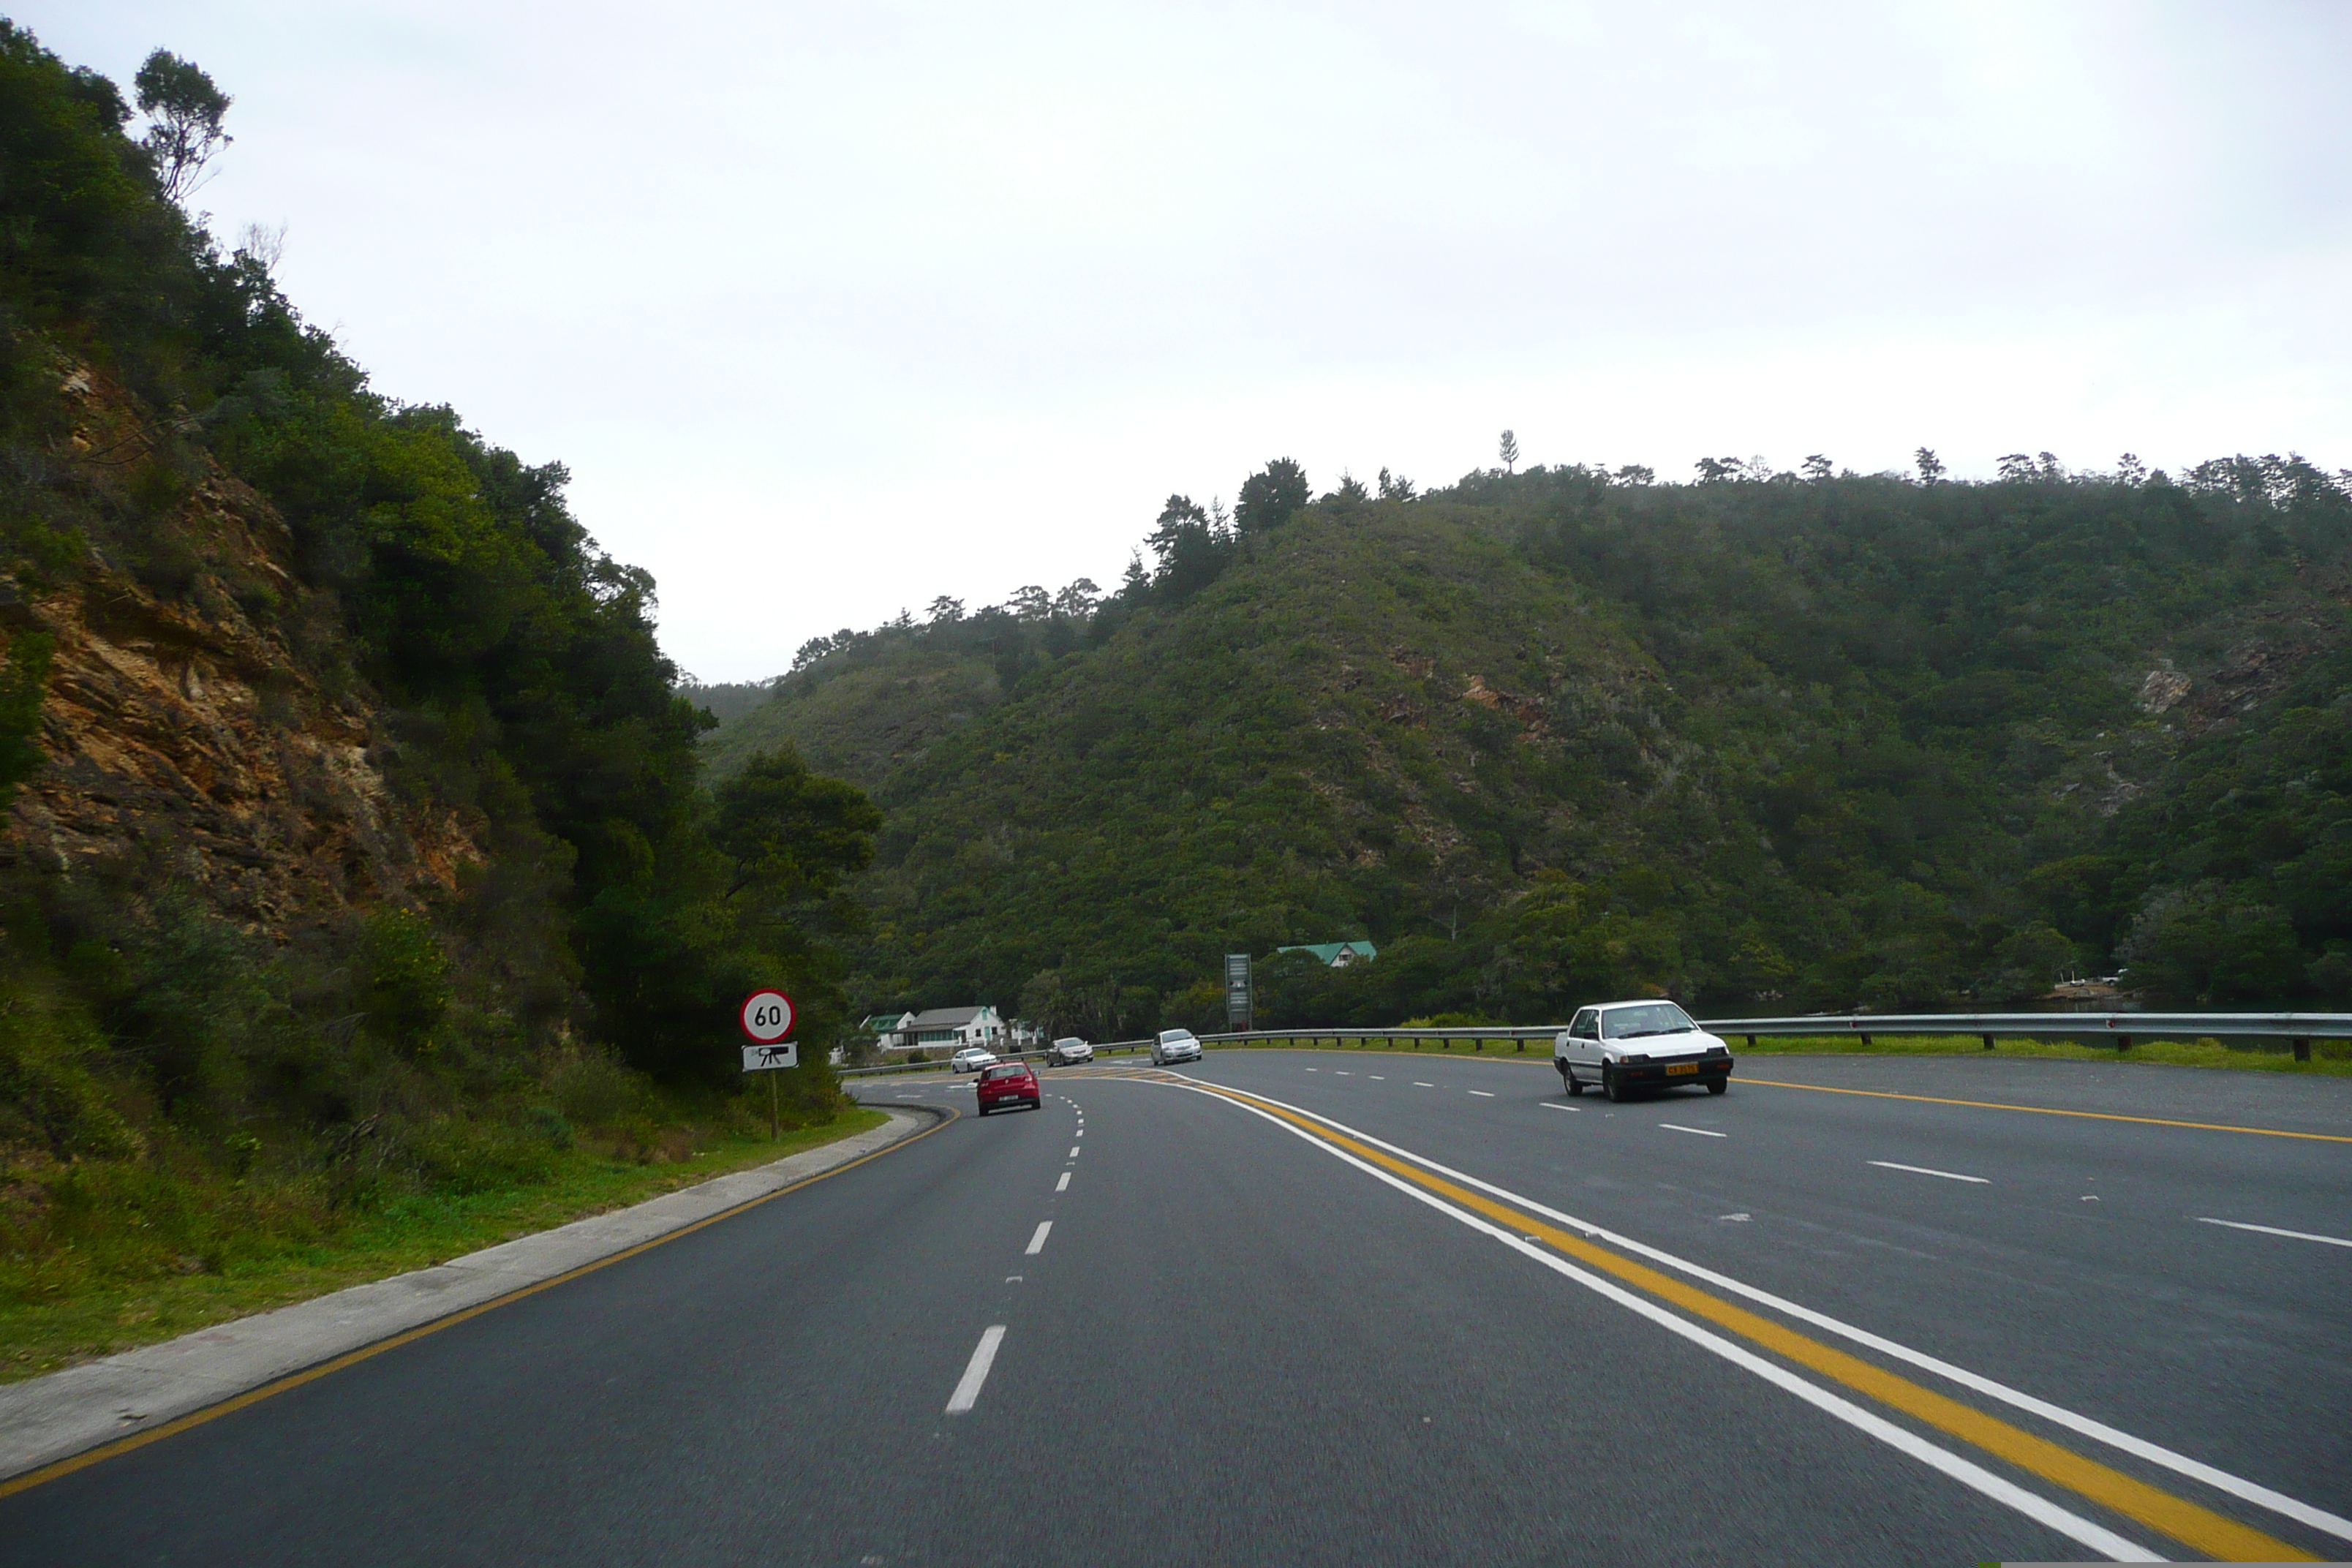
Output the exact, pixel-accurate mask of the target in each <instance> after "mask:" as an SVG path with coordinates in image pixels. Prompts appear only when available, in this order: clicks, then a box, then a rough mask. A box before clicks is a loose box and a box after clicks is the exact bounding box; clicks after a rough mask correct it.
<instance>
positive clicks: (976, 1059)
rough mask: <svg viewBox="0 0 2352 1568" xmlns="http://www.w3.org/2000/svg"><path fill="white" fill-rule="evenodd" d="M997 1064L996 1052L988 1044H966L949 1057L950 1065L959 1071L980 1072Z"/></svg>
mask: <svg viewBox="0 0 2352 1568" xmlns="http://www.w3.org/2000/svg"><path fill="white" fill-rule="evenodd" d="M995 1065H996V1053H995V1052H994V1051H992V1050H990V1049H989V1048H988V1047H986V1046H966V1047H964V1048H963V1049H961V1050H960V1051H958V1052H957V1053H956V1054H955V1055H953V1056H951V1057H950V1058H948V1066H950V1067H951V1068H954V1069H955V1070H956V1071H958V1072H978V1071H979V1070H980V1069H981V1068H992V1067H994V1066H995Z"/></svg>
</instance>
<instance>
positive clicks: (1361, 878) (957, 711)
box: [707, 454, 2352, 1034]
mask: <svg viewBox="0 0 2352 1568" xmlns="http://www.w3.org/2000/svg"><path fill="white" fill-rule="evenodd" d="M1700 468H1701V474H1702V478H1701V480H1700V482H1697V483H1695V484H1690V485H1661V484H1657V483H1655V482H1654V479H1652V477H1651V476H1649V475H1647V474H1646V473H1643V471H1641V470H1635V469H1628V470H1621V471H1619V472H1618V473H1616V474H1613V475H1612V474H1608V473H1604V472H1602V471H1601V470H1597V469H1591V468H1581V467H1570V468H1554V469H1543V468H1537V469H1532V470H1529V471H1528V472H1525V473H1520V474H1516V475H1510V474H1504V473H1501V472H1486V473H1479V474H1474V475H1472V476H1470V477H1469V478H1467V479H1465V480H1463V481H1462V482H1461V483H1460V484H1458V485H1456V486H1454V487H1453V488H1451V489H1444V490H1441V491H1436V492H1432V493H1430V494H1427V495H1414V494H1412V492H1411V490H1410V488H1409V487H1406V486H1403V485H1402V484H1399V483H1393V482H1388V481H1386V479H1385V476H1384V483H1383V485H1382V492H1383V493H1382V496H1381V497H1380V498H1374V497H1372V496H1370V495H1368V494H1366V493H1365V492H1364V490H1363V489H1362V487H1360V486H1355V485H1353V484H1350V483H1346V482H1343V484H1342V486H1341V487H1340V488H1339V489H1338V490H1336V491H1334V492H1333V493H1332V494H1330V495H1328V496H1327V497H1325V498H1324V499H1322V500H1318V501H1316V502H1314V503H1312V504H1311V505H1307V506H1304V507H1294V508H1290V509H1288V510H1283V511H1282V512H1281V515H1280V516H1279V517H1278V518H1276V519H1269V518H1268V517H1266V516H1265V514H1264V513H1261V514H1260V515H1259V516H1258V517H1257V518H1256V519H1255V520H1241V519H1237V520H1235V521H1234V522H1233V523H1227V522H1226V521H1224V520H1223V519H1221V518H1217V517H1213V516H1210V515H1208V514H1206V513H1204V512H1202V510H1201V509H1199V508H1196V507H1192V505H1191V503H1190V502H1188V501H1186V500H1184V499H1183V498H1181V497H1176V498H1171V502H1170V505H1169V508H1168V509H1167V510H1166V511H1164V512H1163V514H1162V516H1161V518H1160V523H1159V527H1158V529H1157V531H1155V532H1154V534H1153V535H1152V536H1151V539H1150V543H1151V546H1152V549H1153V551H1154V553H1155V555H1156V556H1157V557H1158V562H1159V568H1158V570H1157V571H1154V572H1149V573H1147V572H1143V571H1140V570H1139V571H1138V572H1137V573H1135V574H1132V575H1131V577H1130V580H1129V583H1128V584H1126V586H1125V587H1124V588H1123V589H1122V590H1121V591H1120V592H1119V593H1118V595H1114V596H1112V597H1111V598H1110V599H1109V600H1108V601H1107V602H1105V604H1104V605H1102V606H1100V607H1099V608H1098V609H1096V610H1095V611H1094V612H1093V613H1092V614H1090V615H1079V614H1067V613H1063V612H1061V611H1059V610H1058V609H1057V608H1056V607H1055V605H1053V604H1052V603H1051V602H1050V601H1047V602H1045V603H1042V604H1041V603H1039V600H1040V599H1042V598H1043V596H1042V595H1038V596H1036V597H1034V598H1032V599H1031V600H1030V601H1029V603H1028V605H1027V606H1026V607H1025V609H1024V605H1021V604H1019V603H1015V604H1013V605H1005V606H1000V607H997V608H995V609H992V610H990V611H985V612H982V613H981V614H980V615H979V616H957V617H955V618H953V619H935V620H934V622H933V624H931V625H930V626H912V625H901V626H896V627H887V628H882V629H880V630H878V631H877V632H875V633H868V634H862V635H860V636H856V637H850V636H847V635H845V636H843V637H835V638H831V639H825V641H824V644H822V645H819V646H817V647H814V648H813V649H812V650H810V651H809V652H808V653H807V654H805V655H804V658H803V664H802V666H801V667H800V668H798V669H796V670H795V672H794V673H793V674H792V675H791V676H788V677H786V678H784V679H781V680H780V681H778V682H777V683H776V686H775V691H774V695H773V697H772V700H770V702H769V703H768V704H766V705H765V706H764V707H763V708H761V709H759V710H754V712H753V713H752V714H750V715H747V716H746V717H745V718H743V719H742V720H740V721H736V723H735V724H733V725H730V726H728V727H724V728H722V729H721V730H720V731H719V732H718V733H717V734H715V735H714V736H713V737H711V740H710V741H709V742H707V744H709V745H712V746H714V747H716V748H718V749H719V755H720V756H721V757H722V758H723V756H724V755H725V748H726V747H727V746H728V745H729V744H730V741H732V742H733V743H736V744H741V743H743V739H745V738H749V737H750V736H751V735H754V734H756V735H758V736H760V737H762V738H764V739H767V740H773V739H776V738H782V737H790V738H794V739H801V740H803V743H806V744H810V745H824V746H826V747H829V748H830V747H845V745H846V741H847V738H850V737H854V736H856V735H858V734H865V735H886V734H903V735H908V736H911V737H916V742H915V743H912V744H908V745H906V746H903V747H900V748H898V749H897V750H895V751H887V752H886V751H881V750H874V751H869V752H865V753H861V754H857V755H855V756H854V757H853V755H852V753H851V752H849V751H848V750H845V749H844V750H838V751H828V752H827V755H828V757H829V758H834V757H838V758H839V759H840V763H839V765H841V766H843V767H844V769H845V771H850V772H852V773H853V774H854V776H857V777H859V778H860V779H861V781H862V782H865V783H866V784H869V785H870V786H871V787H872V788H873V789H874V790H875V791H876V794H877V800H878V801H879V802H880V803H881V804H882V805H883V806H884V808H885V812H886V817H887V826H886V828H885V831H884V835H883V841H882V843H883V847H882V853H881V855H880V858H879V859H878V861H877V866H876V868H875V869H874V870H873V871H872V872H871V873H869V875H868V878H867V880H866V892H867V893H868V895H869V896H870V897H871V898H872V900H874V901H875V904H876V907H877V918H876V924H875V927H874V931H873V933H872V936H871V939H870V941H869V942H868V943H867V945H866V950H865V955H864V958H863V960H862V966H861V974H860V976H859V985H860V988H861V990H862V991H863V993H864V994H865V995H866V997H867V999H868V1000H869V1001H870V1002H872V1003H874V1004H875V1005H881V1004H883V1003H886V1002H887V1003H890V1004H894V1005H898V1004H903V1005H917V1004H936V1003H945V1002H949V1001H954V1000H966V999H975V998H980V997H985V998H988V999H991V1000H995V1001H997V1002H998V1003H999V1004H1000V1005H1012V1006H1015V1007H1017V1008H1019V1010H1021V1011H1023V1012H1024V1013H1026V1014H1028V1015H1030V1016H1036V1017H1039V1018H1041V1019H1042V1020H1045V1021H1049V1022H1052V1023H1053V1024H1054V1025H1055V1026H1057V1027H1058V1026H1075V1027H1081V1028H1086V1029H1088V1030H1090V1031H1092V1032H1095V1033H1097V1034H1128V1033H1133V1032H1136V1031H1139V1030H1140V1029H1143V1028H1146V1027H1149V1026H1153V1025H1156V1024H1160V1023H1163V1022H1183V1023H1187V1024H1191V1025H1193V1026H1202V1025H1207V1024H1212V1023H1215V1022H1218V1021H1219V1020H1220V1018H1221V996H1220V993H1219V991H1218V989H1217V984H1216V976H1217V973H1218V967H1219V966H1218V958H1219V955H1220V954H1222V953H1223V952H1229V951H1242V950H1244V949H1246V950H1248V951H1250V952H1254V953H1255V954H1256V955H1258V957H1259V959H1260V979H1261V993H1262V994H1261V1016H1262V1017H1263V1018H1265V1019H1266V1020H1267V1021H1269V1022H1274V1023H1291V1022H1299V1023H1304V1022H1310V1021H1319V1022H1348V1023H1375V1022H1392V1021H1394V1020H1395V1019H1397V1018H1401V1017H1404V1016H1413V1015H1432V1014H1441V1013H1459V1014H1464V1015H1469V1016H1496V1017H1500V1016H1509V1017H1514V1018H1520V1019H1527V1018H1543V1017H1549V1016H1559V1015H1560V1014H1561V1013H1562V1012H1564V1011H1565V1010H1566V1009H1567V1008H1569V1007H1570V1006H1571V1005H1573V1004H1574V1003H1575V1002H1577V1001H1579V1000H1580V999H1584V998H1589V997H1591V996H1593V995H1599V994H1634V993H1641V992H1653V991H1654V992H1664V993H1670V994H1675V995H1677V996H1680V997H1684V998H1685V999H1687V1000H1689V1001H1691V1002H1693V1003H1695V1004H1696V1005H1702V1006H1705V1007H1707V1008H1709V1009H1738V1008H1748V1007H1759V1008H1766V1009H1769V1010H1773V1011H1786V1010H1809V1009H1813V1008H1824V1007H1843V1006H1851V1005H1857V1004H1859V1005H1871V1006H1874V1007H1880V1008H1885V1007H1894V1006H1938V1005H1956V1004H1961V1003H1969V1002H1979V1003H1984V1004H1988V1005H1990V1004H1994V1003H2003V1004H2008V1003H2018V1002H2023V1001H2027V1000H2030V999H2032V998H2034V997H2036V996H2038V995H2040V994H2042V993H2043V992H2045V991H2046V990H2047V989H2048V988H2049V986H2050V985H2051V984H2052V982H2053V980H2054V979H2055V978H2057V977H2058V976H2059V975H2060V974H2061V973H2065V972H2067V971H2069V970H2074V971H2078V972H2079V971H2090V972H2104V971H2107V970H2109V969H2111V968H2112V967H2113V966H2115V965H2118V964H2126V965H2129V966H2130V970H2131V980H2132V982H2133V983H2134V984H2136V985H2137V986H2138V987H2140V988H2141V990H2142V992H2143V994H2145V995H2147V997H2148V998H2149V999H2150V1000H2154V1001H2161V1002H2167V1003H2174V1004H2179V1005H2214V1006H2225V1005H2290V1004H2294V1003H2299V1002H2320V1001H2326V1002H2335V1003H2339V1004H2340V1003H2342V1002H2343V1001H2345V1000H2346V999H2347V995H2348V994H2352V984H2347V981H2352V973H2347V965H2348V964H2352V960H2347V943H2352V909H2347V904H2346V901H2345V895H2344V894H2343V893H2342V889H2343V888H2344V887H2345V886H2346V885H2347V881H2346V873H2347V871H2352V858H2347V857H2352V778H2347V776H2346V771H2345V770H2346V767H2347V763H2346V761H2345V759H2346V758H2347V757H2352V746H2347V741H2352V734H2347V723H2352V682H2347V674H2352V671H2347V666H2346V664H2345V658H2346V653H2345V649H2346V638H2345V635H2344V634H2345V631H2346V609H2345V606H2346V604H2347V600H2352V562H2347V546H2352V527H2347V524H2352V502H2347V486H2346V480H2345V479H2344V478H2343V477H2341V476H2336V477H2332V478H2331V477H2329V476H2326V475H2324V474H2321V473H2319V472H2318V471H2317V470H2315V469H2314V468H2311V467H2310V466H2309V465H2308V464H2306V463H2304V462H2302V461H2301V460H2300V459H2294V458H2288V459H2280V458H2263V459H2242V458H2239V459H2227V460H2222V461H2219V462H2215V463H2209V464H2205V465H2202V466H2200V468H2197V469H2195V470H2194V471H2193V472H2191V473H2189V474H2186V475H2183V476H2181V477H2180V478H2179V479H2172V478H2170V477H2168V476H2166V475H2163V474H2161V473H2158V474H2149V473H2147V472H2145V471H2143V470H2141V469H2140V468H2138V467H2137V464H2135V463H2132V462H2129V461H2127V462H2126V464H2125V465H2124V466H2123V468H2121V469H2120V470H2119V471H2118V472H2116V473H2114V474H2090V473H2085V474H2070V473H2068V472H2066V471H2064V470H2063V468H2060V467H2059V466H2058V465H2057V464H2056V463H2055V461H2054V460H2053V459H2049V458H2042V459H2041V460H2038V461H2037V460H2029V459H2026V458H2011V459H2009V460H2007V461H2006V462H2005V463H2004V466H2003V473H2002V475H2001V477H2000V478H1999V479H1996V480H1994V481H1992V482H1990V483H1955V482H1949V481H1947V480H1945V479H1942V477H1941V474H1940V470H1939V469H1938V468H1936V467H1935V466H1934V464H1933V461H1932V458H1931V457H1930V456H1928V455H1925V454H1923V464H1922V472H1921V474H1920V475H1919V476H1917V477H1916V478H1912V477H1905V476H1897V475H1855V474H1851V473H1846V474H1839V473H1835V472H1833V471H1832V469H1831V468H1830V465H1828V464H1827V463H1825V462H1815V463H1812V464H1810V465H1809V466H1808V469H1807V471H1806V472H1805V473H1804V474H1802V475H1798V474H1773V473H1769V472H1764V471H1759V470H1751V469H1750V468H1748V466H1746V465H1738V464H1729V463H1722V462H1709V463H1704V464H1702V465H1701V466H1700ZM1269 472H1271V469H1270V470H1269ZM1260 478H1265V476H1260ZM983 647H984V648H985V649H987V650H988V651H987V656H986V657H987V658H988V659H989V660H990V661H991V663H990V665H989V666H988V667H986V668H987V673H988V674H989V675H991V676H993V677H994V682H993V685H992V687H985V688H983V687H982V686H981V684H980V681H979V679H978V678H979V674H980V672H981V670H982V668H983V667H982V664H981V659H982V652H981V650H982V648H983ZM949 671H961V672H963V673H964V674H965V676H966V677H967V678H968V684H967V685H966V686H965V687H963V688H962V689H961V692H970V693H972V694H974V697H976V698H979V699H982V700H973V699H972V698H966V697H963V696H961V693H960V694H959V700H957V702H956V705H955V706H954V707H953V708H952V709H947V708H943V707H942V706H941V705H940V704H939V703H938V702H936V701H935V700H934V695H935V694H936V693H937V692H939V691H940V690H941V689H942V682H943V679H945V676H946V672H949ZM852 692H854V693H855V696H854V700H853V699H852V698H851V696H850V694H851V693H852ZM853 763H854V766H853ZM1367 935H1369V936H1370V937H1372V938H1373V939H1374V940H1375V941H1376V942H1379V943H1380V945H1381V957H1380V960H1379V962H1378V963H1375V964H1372V965H1370V966H1369V967H1360V968H1357V969H1354V970H1350V971H1346V972H1339V973H1334V972H1331V971H1328V970H1322V969H1319V968H1318V967H1317V966H1314V965H1311V964H1309V963H1306V962H1304V961H1303V960H1301V959H1297V958H1281V959H1276V960H1274V961H1273V962H1271V963H1269V962H1266V959H1267V955H1268V953H1269V952H1270V950H1272V949H1273V948H1275V947H1277V946H1280V945H1284V944H1287V943H1296V942H1313V941H1328V940H1331V939H1334V938H1339V937H1356V936H1367Z"/></svg>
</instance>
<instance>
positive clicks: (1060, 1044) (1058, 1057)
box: [1045, 1035, 1095, 1068]
mask: <svg viewBox="0 0 2352 1568" xmlns="http://www.w3.org/2000/svg"><path fill="white" fill-rule="evenodd" d="M1045 1055H1046V1056H1047V1057H1048V1058H1051V1059H1052V1061H1053V1063H1054V1065H1055V1067H1064V1068H1066V1067H1068V1066H1070V1065H1071V1064H1073V1063H1075V1062H1090V1061H1092V1060H1094V1059H1095V1048H1094V1047H1092V1046H1090V1045H1088V1044H1087V1043H1086V1041H1084V1040H1082V1039H1080V1038H1078V1037H1077V1036H1076V1035H1069V1036H1066V1037H1063V1038H1061V1039H1058V1040H1055V1042H1054V1044H1053V1047H1052V1048H1050V1049H1049V1050H1047V1051H1046V1053H1045Z"/></svg>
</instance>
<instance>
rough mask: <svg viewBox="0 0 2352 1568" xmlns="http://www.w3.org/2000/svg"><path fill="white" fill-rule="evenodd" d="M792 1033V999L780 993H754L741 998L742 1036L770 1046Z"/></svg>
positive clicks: (754, 1042) (757, 1043)
mask: <svg viewBox="0 0 2352 1568" xmlns="http://www.w3.org/2000/svg"><path fill="white" fill-rule="evenodd" d="M792 1032H793V999H792V998H791V997H789V996H787V995H785V994H783V993H782V992H781V991H754V992H752V993H751V994H750V995H749V996H746V997H744V998H743V1036H744V1037H745V1038H746V1039H748V1040H750V1041H751V1042H752V1043H753V1044H754V1045H761V1046H772V1045H774V1044H775V1043H776V1042H777V1041H778V1040H781V1039H782V1038H783V1037H785V1036H786V1035H789V1034H791V1033H792Z"/></svg>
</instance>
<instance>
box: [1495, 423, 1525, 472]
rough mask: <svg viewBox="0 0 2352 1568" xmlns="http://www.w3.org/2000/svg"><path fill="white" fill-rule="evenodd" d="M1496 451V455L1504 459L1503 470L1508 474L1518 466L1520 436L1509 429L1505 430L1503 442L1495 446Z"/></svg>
mask: <svg viewBox="0 0 2352 1568" xmlns="http://www.w3.org/2000/svg"><path fill="white" fill-rule="evenodd" d="M1495 451H1496V456H1498V457H1500V458H1502V459H1503V471H1504V472H1505V473H1509V472H1510V471H1511V470H1513V469H1514V468H1517V467H1518V465H1519V438H1518V437H1517V436H1514V435H1512V434H1511V433H1510V432H1509V431H1508V430H1506V431H1504V432H1503V439H1502V442H1501V444H1500V445H1498V446H1497V447H1496V448H1495Z"/></svg>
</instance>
